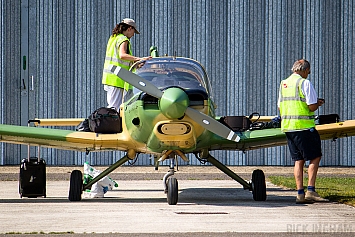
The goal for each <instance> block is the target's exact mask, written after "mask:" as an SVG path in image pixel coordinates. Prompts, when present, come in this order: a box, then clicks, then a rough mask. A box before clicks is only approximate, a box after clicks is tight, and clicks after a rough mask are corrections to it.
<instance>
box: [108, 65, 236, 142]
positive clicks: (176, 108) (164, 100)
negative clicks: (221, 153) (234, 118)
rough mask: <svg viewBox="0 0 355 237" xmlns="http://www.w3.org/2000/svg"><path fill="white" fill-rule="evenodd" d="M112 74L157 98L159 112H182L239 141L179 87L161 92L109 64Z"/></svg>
mask: <svg viewBox="0 0 355 237" xmlns="http://www.w3.org/2000/svg"><path fill="white" fill-rule="evenodd" d="M108 69H109V70H110V71H111V72H112V73H113V74H115V75H117V76H118V77H120V78H122V80H124V81H126V82H127V83H129V84H131V85H133V86H134V87H136V88H137V89H139V90H141V91H144V92H146V93H148V94H150V95H151V96H154V97H156V98H158V99H160V100H159V107H160V110H161V112H162V113H163V114H164V116H166V117H167V118H170V119H175V118H181V117H182V116H184V114H186V115H188V116H189V117H190V118H192V119H193V120H194V121H196V122H197V123H198V124H199V125H201V126H202V127H204V128H205V129H207V130H209V131H211V132H213V133H215V134H217V135H219V136H221V137H223V138H226V139H228V140H231V141H235V142H239V140H240V137H239V136H238V134H236V133H235V132H233V131H232V130H231V129H230V128H228V127H226V126H225V125H223V124H221V123H220V122H218V121H216V120H215V119H213V118H211V117H210V116H207V115H206V114H203V113H201V112H199V111H197V110H195V109H192V108H190V107H188V106H189V99H188V96H187V95H186V93H185V92H184V91H183V90H181V89H179V88H174V87H172V88H168V89H166V90H165V92H164V93H163V92H162V91H161V90H159V89H158V88H157V87H156V86H154V85H153V84H152V83H150V82H149V81H148V80H146V79H144V78H142V77H140V76H138V75H137V74H134V73H132V72H131V71H128V70H126V69H124V68H121V67H118V66H115V65H110V66H109V68H108Z"/></svg>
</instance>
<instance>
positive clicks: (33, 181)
mask: <svg viewBox="0 0 355 237" xmlns="http://www.w3.org/2000/svg"><path fill="white" fill-rule="evenodd" d="M31 122H35V120H29V121H28V126H30V123H31ZM37 152H38V154H37V155H38V157H30V146H29V145H28V149H27V158H24V159H22V161H21V164H20V175H19V193H20V197H21V198H22V197H29V198H36V197H46V162H45V161H44V159H41V158H40V157H41V156H40V146H38V151H37Z"/></svg>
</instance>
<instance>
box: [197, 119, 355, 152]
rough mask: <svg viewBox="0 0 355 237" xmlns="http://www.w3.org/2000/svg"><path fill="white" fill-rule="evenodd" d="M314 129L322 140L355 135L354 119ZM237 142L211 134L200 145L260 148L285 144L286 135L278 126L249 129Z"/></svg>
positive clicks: (240, 148)
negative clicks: (207, 139) (206, 140)
mask: <svg viewBox="0 0 355 237" xmlns="http://www.w3.org/2000/svg"><path fill="white" fill-rule="evenodd" d="M316 129H317V130H318V132H319V135H320V137H321V139H322V140H329V139H332V140H335V139H337V138H344V137H350V136H355V120H347V121H343V122H339V123H331V124H324V125H317V126H316ZM239 137H240V141H239V142H230V141H227V140H225V139H223V138H221V137H218V136H211V137H210V138H209V141H208V144H207V142H206V143H204V142H202V143H201V144H200V145H201V146H202V147H203V146H205V147H206V148H207V147H208V148H209V149H211V150H235V149H236V150H242V151H247V150H255V149H260V148H267V147H274V146H282V145H287V140H286V135H285V133H283V132H281V130H280V128H269V129H260V130H251V131H245V132H241V133H240V134H239Z"/></svg>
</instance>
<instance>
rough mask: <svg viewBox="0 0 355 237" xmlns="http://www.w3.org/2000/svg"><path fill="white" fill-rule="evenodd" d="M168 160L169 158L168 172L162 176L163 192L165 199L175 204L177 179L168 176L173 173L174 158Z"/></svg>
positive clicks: (176, 199) (177, 194)
mask: <svg viewBox="0 0 355 237" xmlns="http://www.w3.org/2000/svg"><path fill="white" fill-rule="evenodd" d="M169 160H170V168H169V172H168V173H167V174H166V175H164V178H163V184H164V192H165V193H166V199H167V201H168V204H169V205H176V204H177V202H178V197H179V187H178V181H177V179H176V178H175V177H170V176H173V175H174V173H175V169H174V161H175V158H170V159H169Z"/></svg>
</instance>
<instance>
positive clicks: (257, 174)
mask: <svg viewBox="0 0 355 237" xmlns="http://www.w3.org/2000/svg"><path fill="white" fill-rule="evenodd" d="M251 180H252V184H251V185H252V189H253V190H252V192H253V199H254V200H255V201H265V200H266V183H265V175H264V172H263V171H262V170H254V171H253V175H252V179H251Z"/></svg>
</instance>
